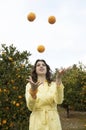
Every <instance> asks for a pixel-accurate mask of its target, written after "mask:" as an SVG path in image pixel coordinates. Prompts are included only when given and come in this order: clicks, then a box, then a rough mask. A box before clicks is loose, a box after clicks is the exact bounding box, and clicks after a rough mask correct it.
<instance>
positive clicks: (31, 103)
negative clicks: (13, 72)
mask: <svg viewBox="0 0 86 130" xmlns="http://www.w3.org/2000/svg"><path fill="white" fill-rule="evenodd" d="M30 88H31V85H30V83H28V84H27V85H26V90H25V99H26V105H27V107H28V109H29V110H30V111H32V110H33V108H34V105H35V102H36V99H33V98H32V96H31V95H30V93H29V89H30Z"/></svg>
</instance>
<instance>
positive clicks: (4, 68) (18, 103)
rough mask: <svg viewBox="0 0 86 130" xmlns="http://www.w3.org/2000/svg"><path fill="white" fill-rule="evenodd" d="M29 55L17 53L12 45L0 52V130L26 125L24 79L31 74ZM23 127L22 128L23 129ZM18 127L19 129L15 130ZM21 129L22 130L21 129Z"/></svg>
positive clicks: (27, 113) (9, 129)
mask: <svg viewBox="0 0 86 130" xmlns="http://www.w3.org/2000/svg"><path fill="white" fill-rule="evenodd" d="M29 56H31V54H30V53H28V52H27V51H23V52H19V51H18V50H17V49H16V47H14V46H13V45H11V46H9V47H7V46H6V45H5V44H3V45H2V49H1V51H0V129H1V130H13V128H15V127H16V129H18V130H20V126H21V128H22V127H23V126H22V123H23V125H24V123H25V126H26V125H28V120H29V115H30V111H28V109H27V107H26V102H25V85H26V83H27V82H26V79H27V77H28V76H29V74H30V72H31V67H32V66H31V64H30V63H29ZM25 126H24V127H25ZM17 127H19V128H17ZM22 129H23V128H22Z"/></svg>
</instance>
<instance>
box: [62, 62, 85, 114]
mask: <svg viewBox="0 0 86 130" xmlns="http://www.w3.org/2000/svg"><path fill="white" fill-rule="evenodd" d="M63 84H64V86H65V89H64V90H65V91H64V92H65V98H64V102H63V106H64V107H65V108H66V110H67V116H68V117H69V110H70V108H71V109H74V110H79V111H86V70H85V66H84V67H82V64H81V65H79V66H77V65H75V64H74V65H73V66H72V67H71V68H70V69H69V70H68V71H67V72H66V73H65V74H64V76H63Z"/></svg>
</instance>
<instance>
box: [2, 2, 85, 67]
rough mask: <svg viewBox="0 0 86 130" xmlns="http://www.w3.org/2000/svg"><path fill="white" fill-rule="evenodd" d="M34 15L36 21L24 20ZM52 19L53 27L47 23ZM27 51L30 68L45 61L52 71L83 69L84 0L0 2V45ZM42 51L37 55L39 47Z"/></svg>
mask: <svg viewBox="0 0 86 130" xmlns="http://www.w3.org/2000/svg"><path fill="white" fill-rule="evenodd" d="M30 12H34V13H35V15H36V19H35V20H34V21H33V22H29V21H28V20H27V15H28V14H29V13H30ZM51 15H53V16H55V17H56V22H55V23H54V24H49V23H48V18H49V16H51ZM1 44H6V45H7V46H9V45H11V44H13V45H14V46H15V47H16V48H17V50H19V51H21V52H22V51H25V50H27V51H28V52H30V53H31V54H32V55H31V56H30V57H29V60H30V62H31V64H34V62H35V61H36V60H37V59H44V60H46V62H47V63H48V64H49V66H50V67H51V69H52V70H54V69H55V68H61V67H63V68H67V67H69V66H72V65H73V64H78V63H79V62H81V63H83V64H84V65H86V0H0V45H1ZM40 44H42V45H44V46H45V51H44V52H43V53H39V52H38V51H37V46H38V45H40Z"/></svg>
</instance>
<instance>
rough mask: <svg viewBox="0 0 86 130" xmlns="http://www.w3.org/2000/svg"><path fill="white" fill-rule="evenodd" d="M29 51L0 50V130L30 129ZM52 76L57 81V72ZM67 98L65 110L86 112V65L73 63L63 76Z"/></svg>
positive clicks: (11, 47)
mask: <svg viewBox="0 0 86 130" xmlns="http://www.w3.org/2000/svg"><path fill="white" fill-rule="evenodd" d="M30 56H31V54H30V52H27V51H23V52H20V51H18V50H17V49H16V47H14V46H13V44H12V45H10V46H6V44H2V46H1V48H0V130H28V126H29V115H30V113H31V112H30V111H29V110H28V109H27V107H26V101H25V86H26V84H27V81H26V79H27V78H28V76H29V75H30V73H31V69H32V65H31V64H30V60H29V57H30ZM57 71H58V68H56V69H55V72H53V73H52V77H53V79H55V75H56V72H57ZM62 81H63V84H64V86H65V91H64V92H65V96H64V102H63V104H62V107H65V108H66V110H67V116H68V117H69V110H70V108H71V109H73V110H78V111H86V66H85V65H83V64H82V63H80V64H79V65H78V66H77V65H76V64H74V65H73V66H71V68H69V69H68V70H67V71H66V72H65V73H64V75H63V77H62Z"/></svg>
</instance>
